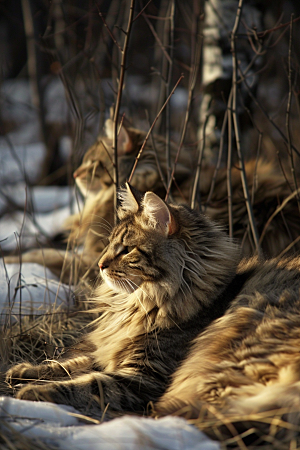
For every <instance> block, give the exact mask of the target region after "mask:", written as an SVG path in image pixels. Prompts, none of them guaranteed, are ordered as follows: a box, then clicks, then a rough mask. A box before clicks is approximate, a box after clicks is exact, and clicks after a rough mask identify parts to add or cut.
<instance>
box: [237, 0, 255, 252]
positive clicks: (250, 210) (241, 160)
mask: <svg viewBox="0 0 300 450" xmlns="http://www.w3.org/2000/svg"><path fill="white" fill-rule="evenodd" d="M242 7H243V0H239V4H238V9H237V14H236V19H235V23H234V26H233V30H232V33H231V51H232V69H233V71H232V118H233V125H234V131H235V140H236V148H237V154H238V158H239V164H240V169H241V180H242V185H243V191H244V197H245V202H246V207H247V212H248V217H249V222H250V227H251V231H252V235H253V239H254V243H255V248H256V251H257V253H258V254H260V253H261V251H260V246H259V237H258V232H257V227H256V224H255V218H254V214H253V208H252V205H251V201H250V195H249V189H248V183H247V177H246V172H245V164H244V156H243V153H242V149H241V140H240V128H239V123H238V115H237V72H238V62H237V54H236V43H235V40H236V33H237V30H238V27H239V23H240V18H241V13H242Z"/></svg>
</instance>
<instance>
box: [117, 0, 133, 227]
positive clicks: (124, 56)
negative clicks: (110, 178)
mask: <svg viewBox="0 0 300 450" xmlns="http://www.w3.org/2000/svg"><path fill="white" fill-rule="evenodd" d="M134 6H135V0H131V2H130V9H129V17H128V23H127V30H126V33H125V40H124V46H123V50H122V59H121V69H120V78H119V85H118V95H117V100H116V106H115V110H114V117H113V125H114V126H113V144H112V148H113V151H114V183H115V196H114V198H115V222H117V212H116V211H117V206H118V203H117V202H118V199H117V190H118V187H119V171H118V117H119V113H120V107H121V100H122V93H123V85H124V78H125V72H126V59H127V53H128V46H129V39H130V33H131V28H132V23H133V13H134Z"/></svg>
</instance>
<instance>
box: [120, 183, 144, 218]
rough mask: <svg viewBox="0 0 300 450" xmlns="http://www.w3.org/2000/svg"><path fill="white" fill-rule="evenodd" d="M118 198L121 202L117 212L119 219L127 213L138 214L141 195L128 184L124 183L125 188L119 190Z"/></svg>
mask: <svg viewBox="0 0 300 450" xmlns="http://www.w3.org/2000/svg"><path fill="white" fill-rule="evenodd" d="M118 198H119V200H120V201H121V206H120V208H119V210H118V216H119V218H120V219H122V218H123V217H125V215H127V214H128V213H132V214H135V213H137V212H138V210H139V208H140V202H141V198H142V194H140V192H139V191H137V190H136V189H134V188H133V187H132V186H130V184H129V183H125V188H121V189H119V191H118Z"/></svg>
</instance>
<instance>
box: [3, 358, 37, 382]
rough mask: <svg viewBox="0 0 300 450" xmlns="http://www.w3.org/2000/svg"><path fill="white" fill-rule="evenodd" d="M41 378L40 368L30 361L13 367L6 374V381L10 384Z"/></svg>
mask: <svg viewBox="0 0 300 450" xmlns="http://www.w3.org/2000/svg"><path fill="white" fill-rule="evenodd" d="M37 378H39V372H38V368H37V367H36V366H33V365H32V364H30V363H21V364H18V365H16V366H13V367H11V368H10V369H9V370H8V371H7V372H6V376H5V381H6V383H8V384H9V385H10V386H15V385H17V384H19V383H29V382H30V381H34V380H36V379H37Z"/></svg>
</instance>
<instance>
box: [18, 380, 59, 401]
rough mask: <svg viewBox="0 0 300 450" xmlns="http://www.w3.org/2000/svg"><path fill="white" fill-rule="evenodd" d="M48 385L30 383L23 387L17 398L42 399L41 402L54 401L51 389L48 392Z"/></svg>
mask: <svg viewBox="0 0 300 450" xmlns="http://www.w3.org/2000/svg"><path fill="white" fill-rule="evenodd" d="M47 387H48V386H38V385H34V384H29V385H27V386H24V387H22V388H21V389H20V390H19V391H18V393H17V395H16V398H18V399H21V400H30V401H33V402H34V401H35V402H36V401H40V402H53V400H52V398H51V395H49V394H50V391H49V392H47Z"/></svg>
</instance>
